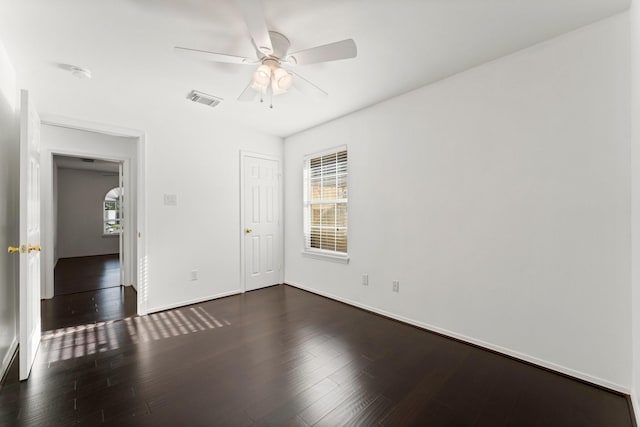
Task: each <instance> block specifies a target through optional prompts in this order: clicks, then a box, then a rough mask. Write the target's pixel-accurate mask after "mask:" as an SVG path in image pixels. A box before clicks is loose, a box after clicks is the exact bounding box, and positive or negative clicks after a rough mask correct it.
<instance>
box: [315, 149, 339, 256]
mask: <svg viewBox="0 0 640 427" xmlns="http://www.w3.org/2000/svg"><path fill="white" fill-rule="evenodd" d="M304 175H305V180H306V183H305V184H306V185H305V240H306V248H307V249H319V250H322V251H330V252H337V253H341V254H346V253H347V227H348V221H347V198H348V197H347V193H348V192H347V150H346V149H340V150H339V151H335V152H332V153H328V154H324V155H320V156H312V157H309V158H308V159H307V160H306V162H305V174H304Z"/></svg>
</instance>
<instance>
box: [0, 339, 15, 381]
mask: <svg viewBox="0 0 640 427" xmlns="http://www.w3.org/2000/svg"><path fill="white" fill-rule="evenodd" d="M16 350H18V337H17V336H16V337H13V341H12V342H11V345H9V349H8V350H7V353H6V354H5V355H4V357H3V358H2V365H1V366H0V379H2V378H4V375H5V374H6V373H7V370H8V369H9V364H10V363H11V360H12V359H13V355H14V354H16Z"/></svg>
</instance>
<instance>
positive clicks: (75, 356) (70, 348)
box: [0, 285, 632, 427]
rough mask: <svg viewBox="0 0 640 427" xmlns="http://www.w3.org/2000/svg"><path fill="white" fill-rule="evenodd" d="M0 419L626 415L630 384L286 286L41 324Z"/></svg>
mask: <svg viewBox="0 0 640 427" xmlns="http://www.w3.org/2000/svg"><path fill="white" fill-rule="evenodd" d="M16 369H17V367H16V366H12V368H11V373H10V375H9V378H8V380H7V381H6V384H5V385H4V386H3V388H2V390H1V391H0V424H1V425H12V426H13V425H25V426H40V425H55V426H65V425H88V426H94V425H102V424H108V425H118V426H120V425H132V426H138V425H139V426H236V425H278V426H280V425H290V426H308V425H320V426H336V425H362V426H373V425H384V426H405V425H415V426H607V427H611V426H617V427H624V426H631V425H632V420H631V414H630V411H629V407H628V405H627V400H626V398H625V396H623V395H620V394H617V393H613V392H609V391H606V390H603V389H601V388H598V387H595V386H592V385H589V384H585V383H583V382H580V381H577V380H573V379H570V378H567V377H564V376H561V375H558V374H555V373H552V372H549V371H547V370H544V369H540V368H537V367H534V366H532V365H529V364H526V363H522V362H519V361H516V360H513V359H510V358H508V357H504V356H501V355H498V354H495V353H492V352H489V351H486V350H482V349H480V348H477V347H474V346H470V345H467V344H464V343H461V342H458V341H455V340H451V339H448V338H445V337H442V336H439V335H437V334H433V333H429V332H426V331H423V330H420V329H417V328H414V327H412V326H408V325H405V324H402V323H399V322H395V321H393V320H389V319H386V318H383V317H380V316H377V315H374V314H371V313H368V312H366V311H362V310H359V309H357V308H353V307H350V306H347V305H344V304H341V303H338V302H335V301H331V300H329V299H325V298H322V297H319V296H317V295H314V294H311V293H308V292H305V291H302V290H298V289H296V288H293V287H289V286H285V285H280V286H275V287H271V288H267V289H262V290H257V291H253V292H249V293H246V294H243V295H237V296H231V297H227V298H222V299H218V300H213V301H209V302H205V303H201V304H196V305H192V306H188V307H182V308H178V309H174V310H168V311H165V312H160V313H155V314H151V315H148V316H143V317H128V318H126V319H123V320H119V321H105V322H98V323H95V324H89V325H85V326H79V327H76V328H66V329H58V330H55V331H50V332H48V333H45V334H44V336H43V340H42V343H41V347H40V351H39V352H38V355H37V358H36V363H35V366H34V368H33V372H32V374H31V378H30V379H29V380H28V381H26V382H22V383H20V382H18V381H17V380H16V377H17V370H16Z"/></svg>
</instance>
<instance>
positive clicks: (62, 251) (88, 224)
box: [57, 169, 119, 258]
mask: <svg viewBox="0 0 640 427" xmlns="http://www.w3.org/2000/svg"><path fill="white" fill-rule="evenodd" d="M117 186H118V175H117V174H116V175H114V174H105V173H104V172H96V171H86V170H75V169H59V170H58V188H57V190H58V191H57V194H58V214H57V220H58V222H57V238H58V245H57V246H58V254H59V257H60V258H72V257H81V256H92V255H106V254H117V253H118V252H119V239H118V235H109V236H105V235H103V212H102V205H103V202H104V197H105V195H106V194H107V192H108V191H109V190H111V189H113V188H114V187H117Z"/></svg>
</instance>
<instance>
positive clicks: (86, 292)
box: [40, 254, 137, 331]
mask: <svg viewBox="0 0 640 427" xmlns="http://www.w3.org/2000/svg"><path fill="white" fill-rule="evenodd" d="M54 289H55V296H54V297H53V298H52V299H48V300H47V299H44V300H42V302H41V304H40V307H41V319H42V330H43V331H49V330H53V329H59V328H65V327H69V326H76V325H86V324H89V323H96V322H104V321H107V320H117V319H123V318H125V317H128V316H133V315H134V314H136V312H137V300H136V292H135V290H133V288H132V287H130V286H120V264H119V260H118V254H113V255H98V256H88V257H77V258H61V259H60V260H58V264H57V265H56V268H55V282H54Z"/></svg>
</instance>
